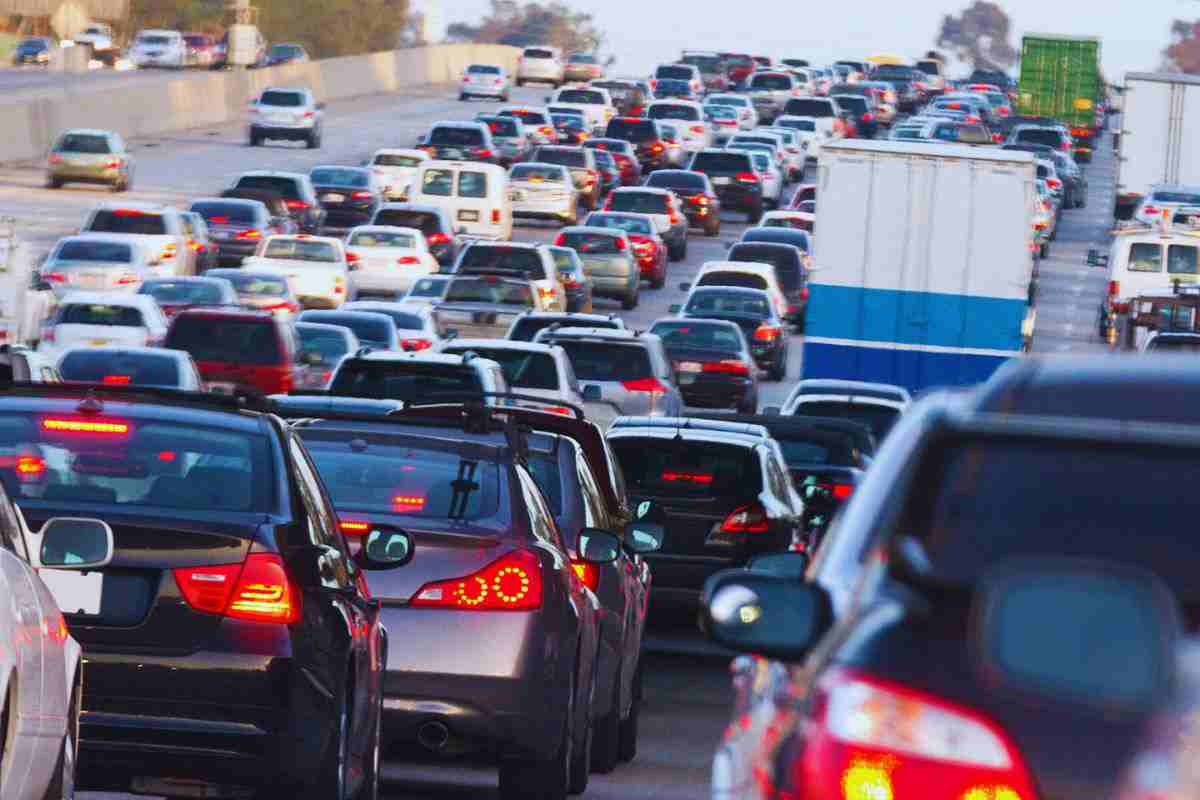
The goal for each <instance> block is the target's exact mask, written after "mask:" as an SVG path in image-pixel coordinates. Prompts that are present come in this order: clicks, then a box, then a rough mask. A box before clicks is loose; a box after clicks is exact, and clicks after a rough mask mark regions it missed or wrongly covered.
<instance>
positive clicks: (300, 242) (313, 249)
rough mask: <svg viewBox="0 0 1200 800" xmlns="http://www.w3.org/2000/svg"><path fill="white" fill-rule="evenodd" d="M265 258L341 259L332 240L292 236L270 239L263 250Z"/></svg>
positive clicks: (333, 260) (332, 261) (322, 260)
mask: <svg viewBox="0 0 1200 800" xmlns="http://www.w3.org/2000/svg"><path fill="white" fill-rule="evenodd" d="M263 258H279V259H286V260H289V261H311V262H315V263H320V264H336V263H338V262H339V261H340V259H339V258H338V250H337V248H336V247H334V246H333V244H332V243H330V242H314V241H310V240H307V239H291V238H276V239H271V240H270V241H268V242H267V247H266V250H264V251H263Z"/></svg>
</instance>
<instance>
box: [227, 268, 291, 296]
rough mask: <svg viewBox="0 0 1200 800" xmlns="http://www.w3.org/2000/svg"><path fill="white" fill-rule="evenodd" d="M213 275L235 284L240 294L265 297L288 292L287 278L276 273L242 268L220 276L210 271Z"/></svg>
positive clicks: (234, 286)
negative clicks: (251, 271)
mask: <svg viewBox="0 0 1200 800" xmlns="http://www.w3.org/2000/svg"><path fill="white" fill-rule="evenodd" d="M209 274H210V275H212V276H213V277H221V278H224V279H225V280H227V281H229V282H230V283H232V284H233V288H234V289H235V290H236V291H237V293H238V294H244V295H258V296H263V297H278V296H283V295H286V294H287V293H288V285H287V280H286V279H285V278H281V277H275V276H274V275H263V274H261V273H243V272H241V271H240V270H229V271H228V272H224V271H223V272H221V274H220V275H219V276H217V275H215V274H213V273H209Z"/></svg>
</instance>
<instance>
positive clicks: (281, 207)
mask: <svg viewBox="0 0 1200 800" xmlns="http://www.w3.org/2000/svg"><path fill="white" fill-rule="evenodd" d="M198 199H199V200H210V201H211V200H253V201H255V202H258V203H262V204H263V206H265V207H266V210H267V221H266V224H265V225H262V226H260V227H261V228H262V230H263V231H265V233H266V234H267V235H269V234H272V233H299V232H300V226H299V225H297V224H296V221H295V220H293V219H292V212H291V209H290V208H288V204H287V200H286V199H284V196H283V195H282V194H280V193H279V192H277V191H275V190H273V189H225V190H223V191H222V192H221V195H220V197H213V198H198ZM192 202H196V201H192ZM193 213H196V212H193ZM205 225H208V221H207V220H205ZM209 227H211V226H209Z"/></svg>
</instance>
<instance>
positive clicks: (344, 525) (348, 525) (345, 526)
mask: <svg viewBox="0 0 1200 800" xmlns="http://www.w3.org/2000/svg"><path fill="white" fill-rule="evenodd" d="M338 527H339V528H341V529H342V533H344V534H345V535H346V536H366V535H367V533H368V532H369V531H370V530H371V523H369V522H361V521H358V520H348V519H344V520H342V521H341V522H339V523H338Z"/></svg>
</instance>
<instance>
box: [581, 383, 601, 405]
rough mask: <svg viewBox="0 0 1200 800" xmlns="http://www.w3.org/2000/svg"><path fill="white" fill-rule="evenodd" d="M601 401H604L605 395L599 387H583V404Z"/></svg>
mask: <svg viewBox="0 0 1200 800" xmlns="http://www.w3.org/2000/svg"><path fill="white" fill-rule="evenodd" d="M601 400H603V393H602V392H601V391H600V387H599V386H597V385H596V384H594V383H589V384H587V385H586V386H584V387H583V402H585V403H599V402H600V401H601Z"/></svg>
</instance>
